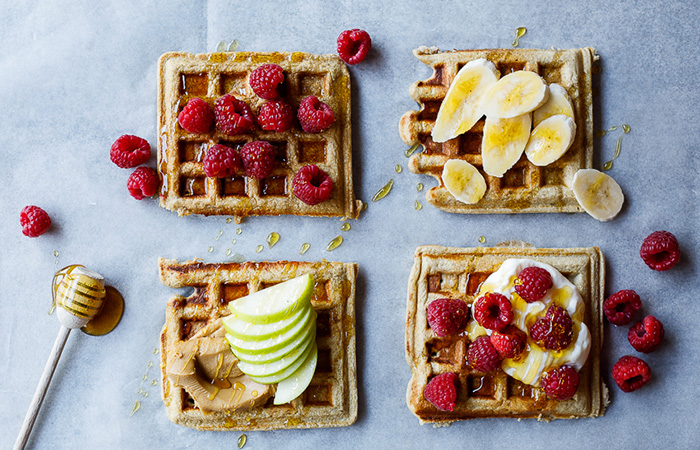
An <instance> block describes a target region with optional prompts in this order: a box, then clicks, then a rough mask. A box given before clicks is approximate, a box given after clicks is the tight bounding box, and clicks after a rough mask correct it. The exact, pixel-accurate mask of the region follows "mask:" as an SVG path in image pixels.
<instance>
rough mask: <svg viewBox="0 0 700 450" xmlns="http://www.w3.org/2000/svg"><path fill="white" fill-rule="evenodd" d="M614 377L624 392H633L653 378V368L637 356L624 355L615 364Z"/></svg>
mask: <svg viewBox="0 0 700 450" xmlns="http://www.w3.org/2000/svg"><path fill="white" fill-rule="evenodd" d="M612 377H613V380H615V383H617V386H618V387H619V388H620V389H622V391H623V392H632V391H636V390H637V389H639V388H640V387H642V386H644V385H645V384H647V383H648V382H649V380H651V369H650V368H649V365H648V364H647V363H646V362H644V361H643V360H641V359H639V358H637V357H636V356H623V357H622V358H620V359H619V360H618V361H617V362H616V363H615V365H614V366H613V369H612Z"/></svg>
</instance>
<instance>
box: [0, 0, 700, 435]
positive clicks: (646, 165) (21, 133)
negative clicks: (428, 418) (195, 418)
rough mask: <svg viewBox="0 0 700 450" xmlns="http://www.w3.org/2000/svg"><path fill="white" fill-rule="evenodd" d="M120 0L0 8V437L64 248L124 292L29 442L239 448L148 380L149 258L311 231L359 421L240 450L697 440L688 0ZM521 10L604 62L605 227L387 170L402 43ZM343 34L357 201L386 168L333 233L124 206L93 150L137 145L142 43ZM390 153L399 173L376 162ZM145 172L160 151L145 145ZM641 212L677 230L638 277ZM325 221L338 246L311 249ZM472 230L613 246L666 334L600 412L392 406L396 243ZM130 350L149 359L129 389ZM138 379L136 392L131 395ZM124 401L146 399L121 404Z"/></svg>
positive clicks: (141, 123) (398, 402)
mask: <svg viewBox="0 0 700 450" xmlns="http://www.w3.org/2000/svg"><path fill="white" fill-rule="evenodd" d="M129 3H131V4H128V3H127V2H121V1H120V2H100V3H97V2H95V3H94V4H93V2H81V3H79V4H59V3H58V2H52V1H36V2H31V4H30V5H22V6H18V5H17V3H16V2H9V1H3V2H2V4H1V5H0V7H1V8H2V11H3V13H2V15H0V49H2V51H1V52H0V136H1V137H0V140H1V142H0V155H2V156H1V159H0V179H2V180H3V181H2V186H3V187H2V191H3V195H0V211H2V215H1V216H0V232H1V233H2V239H1V240H0V287H1V289H2V291H1V292H2V293H1V294H0V305H1V308H2V309H1V314H0V379H1V380H2V381H3V382H2V386H1V387H0V392H1V393H2V398H3V407H2V408H0V430H2V433H0V447H2V448H8V447H10V446H11V444H12V443H13V442H14V439H15V436H16V433H17V432H18V430H19V427H20V424H21V422H22V419H23V417H24V414H25V412H26V409H27V407H28V405H29V402H30V400H31V397H32V394H33V392H34V389H35V386H36V383H37V381H38V379H39V376H40V374H41V371H42V369H43V366H44V364H45V361H46V358H47V356H48V353H49V350H50V348H51V345H52V343H53V340H54V338H55V335H56V332H57V330H58V322H57V319H56V317H55V315H54V316H50V315H48V314H47V310H48V308H49V303H50V294H49V286H50V281H51V278H52V275H53V272H54V269H55V267H56V265H57V266H58V267H63V266H65V265H68V264H72V263H82V264H85V265H87V266H88V267H90V268H93V269H94V270H97V271H98V272H101V273H102V274H104V275H105V276H106V277H107V278H108V282H109V283H110V284H112V285H114V286H116V287H117V288H118V289H119V290H120V291H121V292H122V293H123V294H124V297H125V299H126V311H125V314H124V317H123V319H122V322H121V324H120V325H119V327H118V328H117V329H116V330H115V331H114V332H112V333H111V334H109V335H107V336H104V337H99V338H96V337H90V336H86V335H84V334H82V333H80V332H74V333H72V335H71V336H70V339H69V342H68V345H67V347H66V350H65V353H64V356H63V358H62V360H61V362H60V364H59V366H58V370H57V372H56V375H55V377H54V381H53V384H52V386H51V388H50V390H49V393H48V396H47V398H46V401H45V404H44V407H43V409H42V412H41V414H40V416H39V419H38V421H37V424H36V426H35V428H34V432H33V435H32V439H31V441H30V443H31V444H32V445H33V446H34V447H35V448H77V447H79V446H84V448H149V447H150V448H234V446H235V442H236V439H237V438H238V435H239V433H236V432H232V433H213V432H198V431H194V430H190V429H186V428H183V427H179V426H176V425H173V424H171V423H170V422H169V421H168V419H167V418H166V415H165V410H164V407H163V405H162V402H161V400H160V398H159V396H160V393H159V388H158V387H157V386H151V380H153V379H155V378H157V369H156V367H157V363H158V355H155V354H154V353H153V350H154V348H155V347H156V346H157V343H158V335H159V332H160V328H161V326H162V324H163V320H164V305H165V303H166V300H167V299H168V298H169V296H171V295H172V294H173V291H171V290H170V289H168V288H165V287H163V286H161V285H160V284H159V282H158V278H157V266H156V264H157V258H158V257H159V256H165V257H170V258H178V259H180V260H185V259H190V258H195V257H200V258H203V259H205V260H207V261H221V260H225V259H226V255H225V252H226V250H227V249H228V248H231V249H232V251H234V252H239V253H241V254H243V255H244V256H245V257H247V258H249V259H270V260H277V259H298V258H300V257H299V255H298V253H297V252H298V249H299V246H300V245H301V243H303V242H307V241H308V242H310V243H311V244H312V247H311V250H309V252H308V253H306V255H304V256H303V257H301V259H304V260H314V259H320V258H327V259H332V260H339V261H356V262H358V263H359V265H360V279H359V285H358V298H357V303H358V327H357V331H358V359H359V373H358V376H359V381H360V386H359V398H360V414H359V419H358V421H357V423H356V424H355V425H353V426H351V427H347V428H339V429H322V430H295V431H275V432H250V433H247V434H248V445H247V446H246V448H304V447H305V446H308V445H311V446H319V447H320V446H322V445H327V444H329V443H332V446H333V447H334V448H382V447H385V448H433V447H434V448H437V447H444V448H450V447H459V448H464V447H467V448H479V449H487V448H494V447H498V448H503V447H508V448H519V447H520V448H551V447H552V446H554V447H560V446H567V447H570V448H596V447H600V446H606V447H607V448H629V447H632V446H634V447H636V448H648V447H652V446H656V445H665V446H669V447H673V448H687V447H693V446H695V445H697V444H698V441H699V440H700V439H699V436H700V431H699V430H700V419H699V418H698V417H700V416H698V415H697V399H698V389H697V387H696V384H695V383H697V380H698V376H697V370H698V367H699V366H700V357H699V356H698V352H697V351H696V350H695V349H696V348H697V342H698V341H700V327H698V325H697V323H698V316H700V304H699V303H698V302H697V299H696V298H695V297H696V295H695V292H696V291H697V262H696V256H695V255H696V253H695V252H694V249H695V248H696V247H697V239H698V232H697V226H696V223H697V222H698V208H697V201H698V176H697V174H698V169H699V167H698V165H699V164H698V163H699V161H700V159H699V158H698V156H697V151H698V142H700V131H699V128H698V123H700V113H699V108H698V104H700V89H699V88H698V87H697V79H698V73H700V67H699V66H700V64H699V63H698V61H699V59H698V44H699V43H700V42H699V41H700V38H699V36H700V33H699V32H698V28H697V24H698V23H700V14H699V13H698V7H697V4H695V3H694V2H688V3H687V4H686V3H684V2H678V1H665V2H654V1H629V2H614V3H611V4H610V5H604V4H603V3H602V2H593V1H585V0H583V1H577V2H527V1H507V2H488V1H484V2H473V1H460V2H446V1H441V2H432V3H430V4H428V2H421V1H398V0H396V1H387V2H381V4H375V3H379V2H374V1H342V2H325V1H313V2H304V3H300V4H293V3H292V2H251V3H250V4H248V3H245V4H244V3H234V2H224V1H210V2H208V3H201V4H199V3H198V2H182V3H178V2H161V4H155V3H153V2H147V3H144V4H142V2H129ZM253 3H259V4H257V5H253ZM657 4H658V5H659V6H656V5H657ZM519 26H525V27H527V28H528V33H527V35H526V36H525V37H524V38H522V39H521V46H522V47H537V48H549V47H552V46H554V47H558V48H571V47H585V46H592V47H596V48H597V49H598V52H599V53H600V55H601V58H602V59H601V62H602V64H601V67H602V73H601V74H600V75H599V76H597V77H596V86H597V93H598V95H597V96H596V97H595V99H594V102H595V126H596V131H597V130H601V129H605V128H608V127H610V126H613V125H621V124H622V123H627V124H629V125H630V126H631V127H632V132H631V133H630V134H629V135H627V136H625V138H624V140H623V144H622V154H621V155H620V158H619V159H618V160H617V161H616V162H615V166H614V168H613V169H612V170H611V171H610V172H609V173H610V174H611V175H612V176H613V177H614V178H615V179H616V180H617V181H618V182H619V183H620V185H621V186H622V189H623V191H624V192H625V194H626V204H625V207H624V208H623V210H622V213H621V214H620V216H619V217H618V218H617V219H615V220H614V221H612V222H609V223H599V222H597V221H595V220H593V219H592V218H591V217H589V216H588V215H586V214H571V215H566V214H552V215H486V216H457V215H449V214H447V213H443V212H441V211H438V210H436V209H435V208H433V207H431V206H430V205H428V204H427V203H426V202H425V201H422V203H423V204H424V208H423V210H422V211H415V210H414V208H413V205H414V202H415V200H416V199H419V198H421V199H422V197H423V194H424V193H420V194H419V193H417V192H416V188H415V187H416V184H417V183H418V182H419V181H420V182H423V183H424V184H425V185H426V187H430V186H433V185H434V181H433V180H432V178H428V177H420V176H418V175H414V174H411V173H410V172H408V171H407V170H406V168H407V165H406V163H407V159H406V158H405V157H404V155H403V151H404V149H405V148H406V146H405V145H404V144H403V143H402V142H401V140H400V139H399V136H398V132H397V123H398V120H399V118H400V117H401V115H402V114H403V113H404V112H405V111H407V110H409V109H412V108H414V105H415V103H414V102H413V101H412V100H411V99H410V98H409V96H408V86H409V85H410V83H412V82H413V81H416V80H418V79H423V78H426V77H427V76H429V70H428V69H427V68H426V67H424V66H423V65H422V64H421V63H420V62H418V61H417V60H416V59H415V58H414V57H413V56H412V54H411V50H412V49H414V48H416V47H418V46H420V45H436V46H439V47H440V48H442V49H450V48H484V47H509V46H510V44H511V41H512V39H513V34H514V30H515V28H516V27H519ZM355 27H359V28H363V29H365V30H367V31H368V32H369V33H370V35H371V36H372V40H373V47H372V51H371V53H370V56H369V57H368V59H367V60H366V61H365V62H364V63H362V64H360V65H357V66H354V67H351V68H350V72H351V75H352V80H353V82H352V88H353V99H352V101H353V110H352V114H353V117H352V120H353V153H354V161H353V163H354V177H355V185H356V194H357V196H358V197H359V198H361V199H363V200H365V201H368V200H369V199H370V198H371V197H372V195H373V194H374V193H375V192H376V191H377V190H378V189H379V188H380V187H381V186H383V185H384V184H385V183H386V182H387V181H388V180H389V178H392V177H393V178H394V179H395V181H396V184H395V186H394V190H393V191H392V192H391V194H390V195H389V196H388V197H386V198H385V199H384V200H381V201H380V202H378V203H372V204H370V205H369V209H368V210H367V211H366V212H365V213H364V214H363V216H362V218H361V219H360V220H359V221H352V222H351V225H352V230H350V231H348V232H341V231H340V225H341V222H340V221H338V220H336V219H317V218H295V217H261V218H252V219H249V220H246V221H245V222H244V223H243V225H242V229H243V233H242V234H241V235H240V236H237V235H236V234H235V229H236V226H235V225H234V224H226V223H225V218H223V217H218V218H217V217H210V218H204V217H189V218H178V217H177V216H176V215H174V214H173V213H170V212H168V211H166V210H164V209H161V208H159V207H158V205H157V202H156V201H155V200H144V201H141V202H137V201H135V200H133V199H132V198H131V197H130V196H129V195H128V193H127V191H126V188H125V184H126V179H127V177H128V175H129V173H130V171H129V170H123V169H119V168H117V167H116V166H115V165H114V164H112V163H111V162H110V160H109V156H108V154H109V147H110V145H111V144H112V142H113V141H114V140H115V139H116V138H117V137H118V136H120V135H121V134H126V133H128V134H136V135H139V136H142V137H144V138H146V139H147V140H148V141H149V142H150V143H151V145H152V146H155V144H156V124H155V122H156V109H155V108H156V85H157V78H156V76H157V75H156V74H157V70H156V69H157V59H158V56H159V55H160V54H162V53H164V52H167V51H171V50H183V51H191V52H204V51H213V50H214V49H215V48H216V45H217V43H218V42H219V41H221V40H229V41H230V40H232V39H234V38H235V39H238V40H239V41H240V49H241V50H259V51H273V50H285V51H293V50H301V51H308V52H314V53H333V52H335V40H336V38H337V36H338V34H339V33H340V32H341V31H342V30H344V29H348V28H355ZM617 133H619V131H618V132H617ZM617 136H618V134H613V133H610V134H609V135H608V136H605V137H604V138H597V139H596V142H595V144H596V148H595V152H596V158H595V162H594V167H596V168H600V166H601V165H602V163H603V162H604V161H607V160H608V159H610V157H611V156H612V153H613V149H614V146H615V141H616V139H617ZM396 164H401V165H402V166H403V168H404V170H403V172H402V173H399V174H397V173H395V172H394V166H395V165H396ZM149 165H151V166H154V165H155V152H154V157H153V158H152V159H151V160H150V162H149ZM27 204H36V205H39V206H41V207H43V208H44V209H46V210H47V211H48V212H49V214H50V215H51V218H52V220H53V223H54V225H53V227H52V229H51V231H50V232H49V233H48V234H46V235H44V236H41V237H40V238H38V239H29V238H26V237H24V236H23V235H22V234H21V228H20V225H19V212H20V210H21V209H22V207H23V206H25V205H27ZM658 229H667V230H669V231H672V232H673V233H675V234H676V236H677V237H678V240H679V241H680V243H681V247H682V250H683V259H682V262H681V263H680V264H679V265H678V266H676V267H675V268H674V269H673V270H671V271H670V272H667V273H658V272H652V271H651V270H649V269H648V268H647V267H646V266H645V265H644V263H643V262H642V260H641V259H640V258H639V256H638V250H639V246H640V244H641V241H642V239H643V238H644V237H645V236H646V235H647V234H649V233H650V232H652V231H654V230H658ZM220 230H223V233H222V235H221V237H220V238H219V239H218V240H216V237H217V235H218V234H219V231H220ZM271 231H277V232H279V233H280V235H281V239H280V242H279V243H278V244H277V246H276V247H274V248H273V249H268V248H267V247H266V248H265V250H264V251H263V252H262V253H260V254H256V253H255V250H254V249H255V247H256V246H257V245H258V244H264V241H265V237H266V236H267V235H268V234H269V233H270V232H271ZM338 234H343V236H344V237H345V243H344V244H343V245H342V246H341V247H340V248H338V249H337V250H335V251H334V252H332V253H326V252H324V251H323V249H324V248H325V245H326V243H327V242H328V241H330V240H331V239H332V238H333V237H335V236H336V235H338ZM480 235H483V236H485V237H486V239H487V245H492V244H496V243H498V242H500V241H504V240H509V239H522V240H525V241H529V242H531V243H533V244H534V245H536V246H539V247H574V246H593V245H596V246H599V247H600V248H601V249H602V250H603V252H604V253H605V256H606V258H607V263H608V264H607V270H608V278H607V288H606V291H607V293H608V294H610V293H612V292H615V291H617V290H619V289H626V288H631V289H635V290H637V292H638V293H639V294H640V295H641V297H642V299H643V312H644V313H645V314H654V315H655V316H657V317H658V318H659V319H660V320H662V321H663V323H664V325H665V327H666V335H667V338H666V341H665V343H664V345H663V346H662V347H661V348H660V349H659V350H658V351H657V352H655V353H653V354H651V355H648V356H643V358H644V359H645V360H646V361H648V362H649V364H650V365H651V367H652V371H653V373H654V379H653V380H652V382H651V383H650V384H649V385H647V386H646V387H645V388H643V389H642V390H640V391H637V392H635V393H632V394H624V393H622V392H621V391H620V390H619V389H618V388H617V387H615V386H611V400H612V403H611V405H610V407H609V409H608V411H607V413H606V415H605V416H604V417H602V418H599V419H595V420H570V421H564V420H562V421H555V422H552V423H538V422H535V421H522V422H517V421H515V420H476V421H471V422H463V423H458V424H455V425H453V426H451V427H449V428H446V429H433V428H432V427H430V426H423V427H421V426H419V424H418V421H417V419H416V418H415V417H414V416H413V415H412V414H411V413H410V412H409V410H408V409H407V407H406V405H405V400H404V392H405V386H406V384H407V382H408V379H409V376H410V371H409V368H408V366H407V364H406V363H405V361H404V353H403V349H404V342H403V339H404V320H405V317H404V315H405V295H406V294H405V292H406V281H407V277H408V273H409V271H410V267H411V264H412V255H413V251H414V249H415V247H416V246H418V245H421V244H443V245H454V246H477V245H478V241H477V239H478V237H479V236H480ZM233 238H236V239H237V241H238V242H237V243H236V244H235V245H233V244H231V240H232V239H233ZM210 246H213V247H214V251H213V252H211V253H209V252H208V251H207V250H208V248H209V247H210ZM54 250H58V252H59V257H58V258H57V261H56V258H54V256H53V251H54ZM639 317H641V315H640V316H639ZM639 317H638V318H639ZM605 332H606V338H605V344H604V352H603V355H604V361H603V371H604V374H603V376H604V378H605V380H606V381H608V383H610V382H612V380H611V377H610V369H611V367H612V364H613V363H614V362H615V361H616V360H617V359H618V358H619V357H620V356H622V355H624V354H636V352H635V351H634V350H633V349H632V348H631V347H630V346H629V344H628V343H627V341H626V332H627V327H621V328H620V329H616V328H615V327H612V326H609V325H608V324H606V328H605ZM149 361H152V362H153V363H154V364H155V366H154V367H151V368H150V369H149V370H148V372H147V380H146V381H145V382H143V383H142V376H143V375H144V373H145V372H146V369H147V365H148V363H149ZM139 387H141V388H142V389H143V390H146V391H149V395H148V396H147V397H143V395H138V394H137V392H138V390H139ZM136 400H140V401H141V404H142V407H141V409H140V410H139V411H138V412H136V413H135V414H134V415H133V417H131V418H130V417H129V413H130V411H131V409H132V407H133V405H134V402H135V401H136Z"/></svg>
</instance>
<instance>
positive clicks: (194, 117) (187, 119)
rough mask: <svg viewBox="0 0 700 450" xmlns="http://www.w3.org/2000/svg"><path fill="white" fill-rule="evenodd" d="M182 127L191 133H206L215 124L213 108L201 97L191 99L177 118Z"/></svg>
mask: <svg viewBox="0 0 700 450" xmlns="http://www.w3.org/2000/svg"><path fill="white" fill-rule="evenodd" d="M177 121H178V122H179V123H180V126H181V127H182V128H183V129H184V130H186V131H189V132H190V133H206V132H208V131H209V129H210V128H211V124H212V123H214V112H213V111H212V110H211V106H209V104H208V103H207V102H205V101H204V100H202V99H201V98H199V97H195V98H191V99H190V101H189V102H187V105H185V107H184V108H183V110H182V111H180V114H178V116H177Z"/></svg>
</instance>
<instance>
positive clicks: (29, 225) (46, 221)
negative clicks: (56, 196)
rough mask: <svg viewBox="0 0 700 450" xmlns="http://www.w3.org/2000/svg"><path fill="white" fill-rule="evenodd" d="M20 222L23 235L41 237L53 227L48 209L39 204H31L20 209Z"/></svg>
mask: <svg viewBox="0 0 700 450" xmlns="http://www.w3.org/2000/svg"><path fill="white" fill-rule="evenodd" d="M19 224H20V225H22V234H23V235H25V236H29V237H39V236H41V235H42V234H44V233H46V231H48V229H49V227H51V218H50V217H49V215H48V213H47V212H46V211H44V210H43V209H41V208H39V207H38V206H34V205H29V206H25V207H24V208H22V211H20V213H19Z"/></svg>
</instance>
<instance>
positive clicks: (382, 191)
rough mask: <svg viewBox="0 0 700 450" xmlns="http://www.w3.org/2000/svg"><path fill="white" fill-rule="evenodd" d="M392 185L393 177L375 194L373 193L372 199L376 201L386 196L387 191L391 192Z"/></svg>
mask: <svg viewBox="0 0 700 450" xmlns="http://www.w3.org/2000/svg"><path fill="white" fill-rule="evenodd" d="M392 187H394V179H393V178H392V179H391V180H389V182H388V183H387V184H385V185H384V187H382V188H381V189H380V190H378V191H377V193H376V194H374V197H372V201H373V202H377V201H379V200H381V199H383V198H384V197H386V196H387V195H388V194H389V192H391V188H392Z"/></svg>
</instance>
